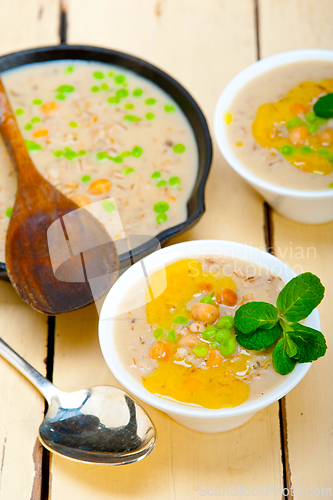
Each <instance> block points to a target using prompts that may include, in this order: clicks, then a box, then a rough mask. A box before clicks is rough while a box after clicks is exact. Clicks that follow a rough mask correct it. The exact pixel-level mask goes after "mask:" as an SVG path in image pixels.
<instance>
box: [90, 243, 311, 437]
mask: <svg viewBox="0 0 333 500" xmlns="http://www.w3.org/2000/svg"><path fill="white" fill-rule="evenodd" d="M203 255H206V256H207V255H219V256H225V257H231V258H239V259H243V260H245V261H248V262H250V263H255V264H259V265H262V266H265V267H266V268H268V269H269V270H270V271H272V272H273V273H274V274H276V275H278V276H280V278H281V279H282V280H283V281H285V282H287V281H289V280H290V279H291V278H293V277H294V276H296V274H295V273H294V271H292V269H290V267H288V266H287V265H286V264H284V263H283V262H281V261H280V260H279V259H277V258H276V257H273V256H272V255H270V254H268V253H266V252H264V251H262V250H259V249H257V248H254V247H251V246H248V245H243V244H241V243H233V242H230V241H219V240H199V241H189V242H185V243H179V244H177V245H172V246H169V247H166V248H163V249H162V250H158V251H156V252H155V253H153V254H151V255H149V256H148V257H145V258H144V259H142V261H139V262H137V263H136V264H134V265H133V266H132V267H130V268H129V269H128V270H127V271H126V272H125V273H124V274H123V275H122V276H121V277H120V278H119V279H118V281H117V282H116V283H115V284H114V285H113V287H112V289H111V290H110V292H109V293H108V295H107V297H106V299H105V302H104V304H103V307H102V310H101V315H100V320H99V340H100V345H101V349H102V353H103V356H104V358H105V360H106V362H107V364H108V366H109V368H110V370H111V371H112V372H113V374H114V376H115V377H116V379H117V380H119V382H120V383H121V384H122V385H123V386H124V387H125V388H126V389H127V390H128V391H129V392H130V393H132V394H133V395H134V396H136V397H137V398H138V399H140V400H141V401H144V402H145V403H148V404H149V405H151V406H153V407H154V408H158V409H159V410H162V411H164V412H165V413H167V414H168V415H170V417H172V418H173V419H174V420H176V421H177V422H179V423H180V424H182V425H184V426H185V427H189V428H190V429H194V430H197V431H201V432H221V431H227V430H229V429H233V428H234V427H238V426H240V425H242V424H243V423H244V422H246V421H247V420H249V419H250V418H251V417H252V416H253V415H254V414H255V413H256V412H257V411H259V410H261V409H263V408H266V406H269V405H270V404H272V403H274V402H275V401H277V400H278V399H280V398H281V397H282V396H284V395H285V394H287V393H288V392H289V391H291V389H293V388H294V387H295V385H297V384H298V382H299V381H300V380H301V379H302V378H303V377H304V375H305V374H306V372H307V371H308V370H309V368H310V366H311V364H310V363H306V364H305V363H304V364H297V365H296V367H295V369H294V370H293V372H292V373H291V374H290V375H288V376H286V377H285V379H282V380H283V381H282V383H281V385H279V386H278V387H277V388H275V389H274V390H272V391H271V392H269V393H268V394H265V395H264V396H262V397H260V398H258V399H257V400H255V401H251V402H245V403H243V404H242V405H240V406H238V407H235V408H222V409H217V410H211V409H204V408H197V407H191V406H185V405H182V404H177V403H174V402H172V401H167V400H165V399H162V398H159V397H158V396H154V394H152V393H151V392H149V391H148V390H147V389H145V387H144V386H143V385H142V384H141V383H140V382H138V381H137V380H135V379H134V378H133V377H132V376H131V375H130V374H129V372H128V371H127V370H126V366H124V365H123V363H122V361H121V360H120V358H119V356H118V353H117V349H116V347H115V338H114V321H113V319H112V318H114V317H116V315H117V314H118V311H119V307H120V304H121V303H122V302H123V301H124V299H125V297H126V298H128V290H129V289H130V288H131V287H132V286H133V284H134V283H136V282H137V281H138V280H140V279H142V278H143V267H142V262H143V263H144V266H145V269H146V273H147V274H146V275H147V276H148V277H150V276H151V275H152V274H153V273H154V272H155V271H157V270H159V269H163V266H167V265H169V264H171V263H172V262H175V261H177V260H180V259H184V258H191V257H193V258H195V257H198V256H203ZM307 324H308V325H309V326H311V327H312V328H316V329H318V330H320V320H319V314H318V311H317V309H316V310H315V311H313V312H312V314H311V315H310V316H309V318H308V320H307Z"/></svg>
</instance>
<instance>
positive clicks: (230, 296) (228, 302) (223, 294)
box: [216, 288, 238, 307]
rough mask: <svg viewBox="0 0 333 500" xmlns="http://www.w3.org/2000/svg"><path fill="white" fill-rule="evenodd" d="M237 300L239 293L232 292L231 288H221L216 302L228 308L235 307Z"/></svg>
mask: <svg viewBox="0 0 333 500" xmlns="http://www.w3.org/2000/svg"><path fill="white" fill-rule="evenodd" d="M237 300H238V296H237V293H236V292H234V291H233V290H231V288H221V290H219V291H218V292H217V294H216V302H217V303H218V304H224V305H225V306H228V307H235V305H236V304H237Z"/></svg>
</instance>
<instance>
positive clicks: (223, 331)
mask: <svg viewBox="0 0 333 500" xmlns="http://www.w3.org/2000/svg"><path fill="white" fill-rule="evenodd" d="M230 337H231V333H230V330H228V329H227V328H220V330H219V331H218V332H217V333H216V335H215V340H216V342H224V341H225V340H227V339H229V338H230Z"/></svg>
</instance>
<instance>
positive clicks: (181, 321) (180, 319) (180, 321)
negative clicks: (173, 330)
mask: <svg viewBox="0 0 333 500" xmlns="http://www.w3.org/2000/svg"><path fill="white" fill-rule="evenodd" d="M173 322H174V323H176V325H187V323H188V319H187V318H185V316H176V317H175V319H174V320H173Z"/></svg>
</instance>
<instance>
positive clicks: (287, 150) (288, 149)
mask: <svg viewBox="0 0 333 500" xmlns="http://www.w3.org/2000/svg"><path fill="white" fill-rule="evenodd" d="M280 151H281V153H282V154H283V155H291V154H293V152H294V148H293V147H292V146H289V144H286V145H285V146H282V148H281V149H280Z"/></svg>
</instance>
